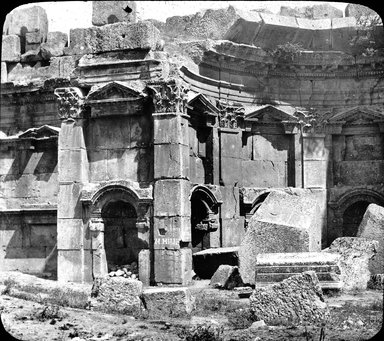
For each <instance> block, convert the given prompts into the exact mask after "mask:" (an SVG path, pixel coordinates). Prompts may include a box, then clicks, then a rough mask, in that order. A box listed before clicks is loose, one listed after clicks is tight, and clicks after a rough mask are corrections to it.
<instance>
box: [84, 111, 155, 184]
mask: <svg viewBox="0 0 384 341" xmlns="http://www.w3.org/2000/svg"><path fill="white" fill-rule="evenodd" d="M151 141H152V122H151V117H150V116H149V115H147V114H142V113H140V114H139V115H134V116H128V117H126V116H125V117H124V116H121V117H118V118H117V117H107V118H97V119H90V120H89V121H88V122H87V127H86V147H87V155H88V161H89V181H90V182H94V183H99V182H101V181H108V180H118V179H123V180H132V181H136V182H145V183H148V182H150V181H152V180H153V151H152V149H151V147H150V143H151Z"/></svg>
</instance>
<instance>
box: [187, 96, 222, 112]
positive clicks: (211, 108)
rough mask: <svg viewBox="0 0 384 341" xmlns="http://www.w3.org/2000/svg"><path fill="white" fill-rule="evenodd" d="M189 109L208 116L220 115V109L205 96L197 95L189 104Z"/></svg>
mask: <svg viewBox="0 0 384 341" xmlns="http://www.w3.org/2000/svg"><path fill="white" fill-rule="evenodd" d="M187 107H188V108H189V109H190V110H193V111H196V112H200V113H203V114H207V115H214V116H216V115H218V114H219V109H217V108H216V106H215V105H214V104H212V103H211V101H210V100H209V99H208V98H207V97H206V96H204V95H203V94H197V95H196V96H194V97H193V98H192V99H190V100H189V101H188V103H187Z"/></svg>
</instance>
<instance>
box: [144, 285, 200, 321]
mask: <svg viewBox="0 0 384 341" xmlns="http://www.w3.org/2000/svg"><path fill="white" fill-rule="evenodd" d="M143 302H144V304H145V309H146V310H147V312H148V315H149V316H150V317H152V318H162V317H164V316H169V317H182V316H188V315H189V314H190V313H191V312H192V311H193V309H194V304H195V298H194V296H192V294H191V292H190V290H189V289H188V288H150V289H145V290H144V292H143Z"/></svg>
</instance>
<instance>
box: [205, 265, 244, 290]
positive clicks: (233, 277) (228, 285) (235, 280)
mask: <svg viewBox="0 0 384 341" xmlns="http://www.w3.org/2000/svg"><path fill="white" fill-rule="evenodd" d="M209 285H211V286H213V287H214V288H219V289H228V290H232V289H233V288H236V287H241V286H242V285H243V281H242V280H241V277H240V274H239V268H238V267H237V266H231V265H228V264H223V265H220V266H219V268H218V269H217V270H216V272H215V273H214V274H213V276H212V278H211V282H210V283H209Z"/></svg>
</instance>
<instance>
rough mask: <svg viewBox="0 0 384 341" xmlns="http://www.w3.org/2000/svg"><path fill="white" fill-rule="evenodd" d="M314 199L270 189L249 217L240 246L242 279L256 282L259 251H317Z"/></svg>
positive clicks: (318, 244) (318, 247)
mask: <svg viewBox="0 0 384 341" xmlns="http://www.w3.org/2000/svg"><path fill="white" fill-rule="evenodd" d="M317 219H318V207H317V204H316V202H315V201H313V200H311V199H309V198H307V197H301V196H298V195H291V194H287V193H283V192H271V193H270V194H269V195H268V197H267V198H266V199H265V201H264V202H263V203H262V204H261V206H260V208H259V209H258V210H257V211H256V213H255V214H254V215H253V216H252V217H251V219H250V221H249V223H248V229H247V231H246V233H245V236H244V238H243V240H242V242H241V245H240V248H239V252H238V253H239V266H240V274H241V277H242V279H243V281H244V283H249V284H254V283H255V267H256V257H257V254H258V253H276V252H308V251H320V235H321V231H320V226H319V223H318V221H317Z"/></svg>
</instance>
